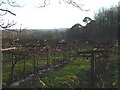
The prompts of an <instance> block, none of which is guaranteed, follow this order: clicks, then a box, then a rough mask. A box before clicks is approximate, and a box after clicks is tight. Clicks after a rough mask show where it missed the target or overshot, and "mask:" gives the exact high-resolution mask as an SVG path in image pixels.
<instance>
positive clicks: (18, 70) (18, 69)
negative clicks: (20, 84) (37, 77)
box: [2, 52, 74, 82]
mask: <svg viewBox="0 0 120 90" xmlns="http://www.w3.org/2000/svg"><path fill="white" fill-rule="evenodd" d="M72 53H74V52H72ZM66 55H67V54H66ZM3 57H4V58H3V59H4V60H3V62H4V64H3V68H2V77H3V82H5V81H8V79H9V78H10V72H11V63H10V60H9V57H8V55H5V54H4V56H3ZM33 59H34V58H33V57H32V56H31V57H29V58H28V59H26V73H33V62H34V61H33ZM35 60H36V61H38V63H39V65H38V67H39V68H42V67H45V66H46V57H45V56H44V55H43V56H38V57H36V59H35ZM61 60H62V53H58V54H55V56H53V55H49V63H51V64H53V63H57V62H59V61H61ZM14 74H15V78H19V77H21V76H22V74H23V60H20V61H19V62H17V64H16V65H15V67H14Z"/></svg>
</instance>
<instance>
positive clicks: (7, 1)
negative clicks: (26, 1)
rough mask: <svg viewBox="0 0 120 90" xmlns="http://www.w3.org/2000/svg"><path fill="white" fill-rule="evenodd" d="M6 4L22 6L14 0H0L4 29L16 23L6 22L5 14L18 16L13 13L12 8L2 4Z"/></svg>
mask: <svg viewBox="0 0 120 90" xmlns="http://www.w3.org/2000/svg"><path fill="white" fill-rule="evenodd" d="M5 5H6V6H10V7H20V6H19V5H18V4H17V3H16V1H14V0H0V29H4V30H5V29H8V28H10V27H12V26H14V25H15V24H16V22H14V21H11V22H9V21H8V22H7V24H5V22H4V20H3V16H5V15H6V14H11V15H14V16H16V14H15V13H13V12H12V11H11V10H9V9H7V8H2V6H5Z"/></svg>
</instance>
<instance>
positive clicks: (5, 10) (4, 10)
mask: <svg viewBox="0 0 120 90" xmlns="http://www.w3.org/2000/svg"><path fill="white" fill-rule="evenodd" d="M0 11H3V12H6V13H7V12H9V13H10V14H12V15H14V16H16V14H15V13H13V12H11V11H9V10H7V9H0ZM6 13H5V14H6Z"/></svg>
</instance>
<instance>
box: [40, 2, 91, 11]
mask: <svg viewBox="0 0 120 90" xmlns="http://www.w3.org/2000/svg"><path fill="white" fill-rule="evenodd" d="M58 2H59V4H62V2H63V3H67V4H70V5H73V6H74V7H77V8H79V9H80V10H82V11H89V10H90V9H83V6H84V4H82V2H81V0H58ZM50 3H51V1H50V0H41V2H40V3H39V6H38V8H42V7H46V6H49V5H50Z"/></svg>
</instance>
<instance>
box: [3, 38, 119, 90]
mask: <svg viewBox="0 0 120 90" xmlns="http://www.w3.org/2000/svg"><path fill="white" fill-rule="evenodd" d="M11 47H12V48H11ZM117 49H118V46H114V45H97V44H93V43H88V42H80V41H67V40H37V39H30V40H24V39H21V40H20V39H14V40H12V39H10V40H9V39H5V40H4V42H3V65H2V66H3V70H2V82H3V88H7V87H11V88H14V87H16V88H28V87H29V88H61V87H62V88H66V87H67V88H85V87H87V88H94V87H97V88H108V87H110V88H116V87H119V82H118V76H119V74H118V57H119V56H120V55H119V54H118V50H117Z"/></svg>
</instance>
